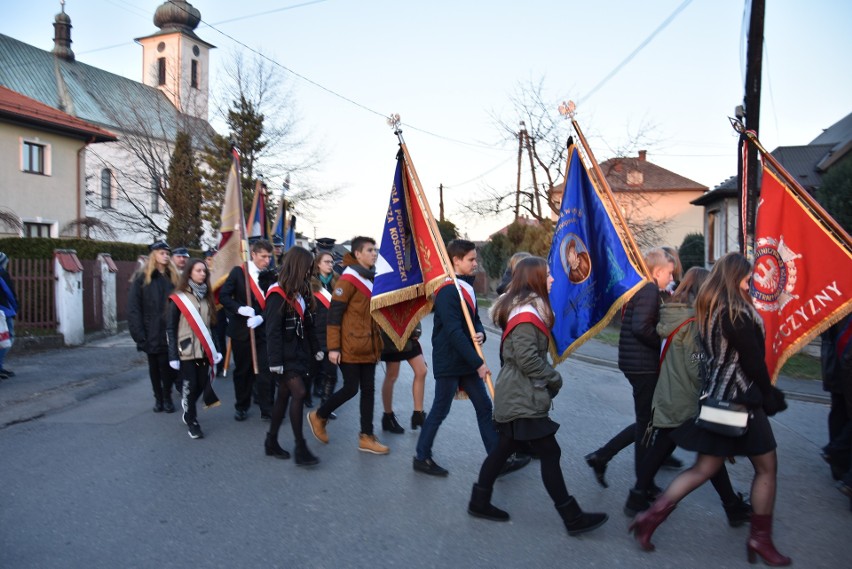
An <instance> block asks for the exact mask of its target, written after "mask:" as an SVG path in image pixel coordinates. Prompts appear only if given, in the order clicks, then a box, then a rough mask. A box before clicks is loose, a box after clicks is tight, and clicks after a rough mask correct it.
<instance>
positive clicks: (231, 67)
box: [203, 52, 339, 227]
mask: <svg viewBox="0 0 852 569" xmlns="http://www.w3.org/2000/svg"><path fill="white" fill-rule="evenodd" d="M215 107H216V114H217V115H218V116H219V117H220V118H222V119H223V120H224V121H225V123H226V124H227V125H228V130H229V133H228V134H229V136H228V137H216V138H214V140H213V144H211V145H209V146H208V148H207V155H208V158H207V162H208V165H209V166H210V168H209V169H208V171H207V172H205V205H204V214H203V215H204V219H205V220H206V221H208V222H210V223H211V225H213V226H214V227H215V226H216V225H217V223H218V218H219V213H220V208H221V203H222V198H223V196H224V191H225V182H226V176H227V169H228V167H229V166H230V157H229V156H228V155H227V152H228V147H229V139H232V140H234V141H235V142H236V143H237V147H238V150H239V151H240V165H241V167H242V186H243V195H244V199H243V202H244V204H245V207H246V208H248V207H249V204H250V203H251V196H252V195H253V192H254V187H255V180H256V179H257V178H258V176H259V175H260V174H261V173H262V175H263V179H264V181H265V183H266V185H267V187H268V188H269V189H270V195H271V198H272V200H271V203H268V204H267V207H268V212H267V213H268V214H269V216H268V217H269V219H272V218H273V215H274V211H275V209H276V208H277V206H278V200H279V199H280V198H279V196H278V193H279V188H282V187H283V184H284V178H285V176H287V174H289V175H290V177H291V179H292V180H293V183H292V185H291V190H290V191H289V192H288V193H287V195H286V199H287V205H288V208H289V211H290V212H291V213H294V212H295V213H296V214H297V215H299V216H300V217H306V218H308V219H311V217H312V215H311V214H312V209H313V208H314V206H316V205H318V204H319V203H322V202H323V201H325V200H327V199H329V198H330V197H332V196H333V195H334V194H335V193H337V192H338V191H339V188H319V187H317V186H316V185H315V184H314V183H313V182H312V181H311V174H312V173H313V172H314V171H315V169H316V167H317V165H318V164H319V163H320V161H321V157H320V153H319V152H318V150H316V149H315V148H313V147H312V146H311V144H310V143H309V142H308V139H307V137H306V136H305V135H303V134H302V132H301V130H300V120H299V119H300V116H299V109H298V107H297V105H296V103H295V96H294V93H293V90H292V88H291V86H290V84H289V82H288V81H287V80H286V78H285V76H284V74H283V71H282V70H281V69H280V68H279V67H277V66H276V65H275V64H274V63H273V62H271V61H269V60H268V59H266V58H264V57H263V56H260V55H256V56H252V57H246V56H244V55H243V54H242V53H240V52H236V53H235V54H234V55H233V57H232V58H231V61H230V62H229V63H228V64H227V65H226V66H225V79H224V87H223V88H222V89H221V90H220V95H219V96H218V97H217V102H216V104H215Z"/></svg>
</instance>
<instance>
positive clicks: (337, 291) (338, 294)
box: [334, 287, 343, 296]
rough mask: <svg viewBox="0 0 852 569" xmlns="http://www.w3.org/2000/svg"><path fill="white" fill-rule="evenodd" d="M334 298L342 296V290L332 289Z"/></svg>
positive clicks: (338, 288)
mask: <svg viewBox="0 0 852 569" xmlns="http://www.w3.org/2000/svg"><path fill="white" fill-rule="evenodd" d="M334 296H343V289H342V288H340V287H337V288H336V289H334Z"/></svg>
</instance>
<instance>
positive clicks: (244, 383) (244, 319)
mask: <svg viewBox="0 0 852 569" xmlns="http://www.w3.org/2000/svg"><path fill="white" fill-rule="evenodd" d="M271 258H272V245H270V244H269V241H265V240H263V239H260V240H257V241H255V242H254V243H252V245H251V260H250V261H249V262H248V263H245V264H243V265H239V266H236V267H234V268H233V269H231V272H230V273H229V274H228V278H227V279H226V280H225V283H224V284H223V285H222V288H221V289H219V302H220V303H221V304H222V306H223V307H224V309H225V313H226V314H227V317H228V329H227V334H228V337H229V338H231V350H232V353H233V354H234V365H235V368H234V409H235V411H234V419H235V420H237V421H245V420H246V419H247V418H248V410H249V408H250V407H251V397H252V390H253V387H254V383H255V373H254V369H253V362H252V345H251V339H250V337H249V330H250V329H253V330H254V339H255V348H256V356H257V362H258V374H257V375H260V376H267V377H266V378H263V379H267V381H268V382H269V383H270V384H271V380H268V373H269V366H268V365H267V362H266V329H265V328H263V316H262V313H263V309H264V307H265V306H266V295H265V294H264V292H263V289H262V288H261V285H260V282H259V280H258V279H259V276H260V273H261V272H262V271H263V270H264V269H266V268H267V267H268V266H269V261H270V259H271ZM245 271H248V276H249V279H248V280H249V287H250V288H251V305H248V304H246V300H247V297H246V273H245ZM264 393H267V391H266V390H264ZM258 405H259V406H260V414H261V418H267V417H269V416H270V415H271V412H272V401H271V393H270V394H269V397H268V398H267V397H264V398H262V399H260V400H259V401H258Z"/></svg>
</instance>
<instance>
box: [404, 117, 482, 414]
mask: <svg viewBox="0 0 852 569" xmlns="http://www.w3.org/2000/svg"><path fill="white" fill-rule="evenodd" d="M388 124H389V125H390V126H391V127H393V132H394V134H395V135H396V136H397V138H398V139H399V146H400V148H401V149H402V153H403V156H404V157H405V167H406V168H407V169H408V170H409V172H410V173H411V177H412V179H413V180H414V193H415V195H416V196H417V199H418V201H419V202H420V205H421V207H423V208H424V210H425V211H426V219H427V221H428V223H429V230H430V231H431V232H432V238H433V240H434V241H435V243H436V244H437V245H438V252H439V253H440V257H441V264H442V265H443V266H444V269H445V270H446V271H447V274H448V275H449V276H450V278H451V279H452V280H453V285H455V287H456V292H458V295H459V302H460V303H461V311H462V314H463V315H464V320H465V323H466V324H467V330H468V332H469V333H470V338H471V340H474V338H476V330H475V329H474V327H473V320H471V317H470V314H468V311H467V310H465V300H464V297H463V296H462V291H461V287H460V286H459V284H458V278H457V277H456V272H455V270H453V264H452V260H451V259H450V257H449V254H448V253H447V247H446V245H444V240H443V238H442V237H441V231H440V230H439V229H438V225H437V223H436V222H435V217H434V216H433V215H432V208H430V207H429V202H428V200H426V196H425V195H424V194H423V190H422V186H421V184H420V177H419V176H418V175H417V170H416V169H415V168H414V164H413V163H412V161H411V156H410V155H409V154H408V147H407V146H406V144H405V140H404V139H403V138H402V129H401V128H400V121H399V115H397V114H395V115H391V116H390V117H389V118H388ZM473 347H474V349H475V350H476V353H477V355H478V356H479V357H480V358H482V363H485V354H483V352H482V346H480V345H479V344H478V343H476V341H475V340H474V341H473ZM486 367H487V366H486ZM485 385H486V386H488V391H489V393H490V394H491V398H492V399H494V383H493V382H492V381H491V372H490V371H489V372H488V373H487V374H486V375H485Z"/></svg>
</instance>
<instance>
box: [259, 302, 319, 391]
mask: <svg viewBox="0 0 852 569" xmlns="http://www.w3.org/2000/svg"><path fill="white" fill-rule="evenodd" d="M263 318H264V320H265V323H264V326H265V327H266V353H267V355H268V356H269V367H278V366H283V367H284V371H285V372H287V371H292V372H296V373H298V374H300V375H302V376H303V377H304V376H306V375H308V374H309V373H310V371H311V367H312V365H313V362H314V361H315V360H314V355H315V354H316V353H317V352H319V351H320V348H319V345H318V344H317V339H316V335H315V333H314V317H313V313H312V312H311V310H310V308H309V307H306V309H305V318H304V320H302V319H301V318H300V317H299V314H298V313H297V312H296V309H295V308H293V306H292V305H291V304H290V303H289V302H287V301H286V300H285V299H284V297H283V296H281V295H280V294H270V295H269V296H268V297H267V299H266V310H265V311H264V314H263Z"/></svg>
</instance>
